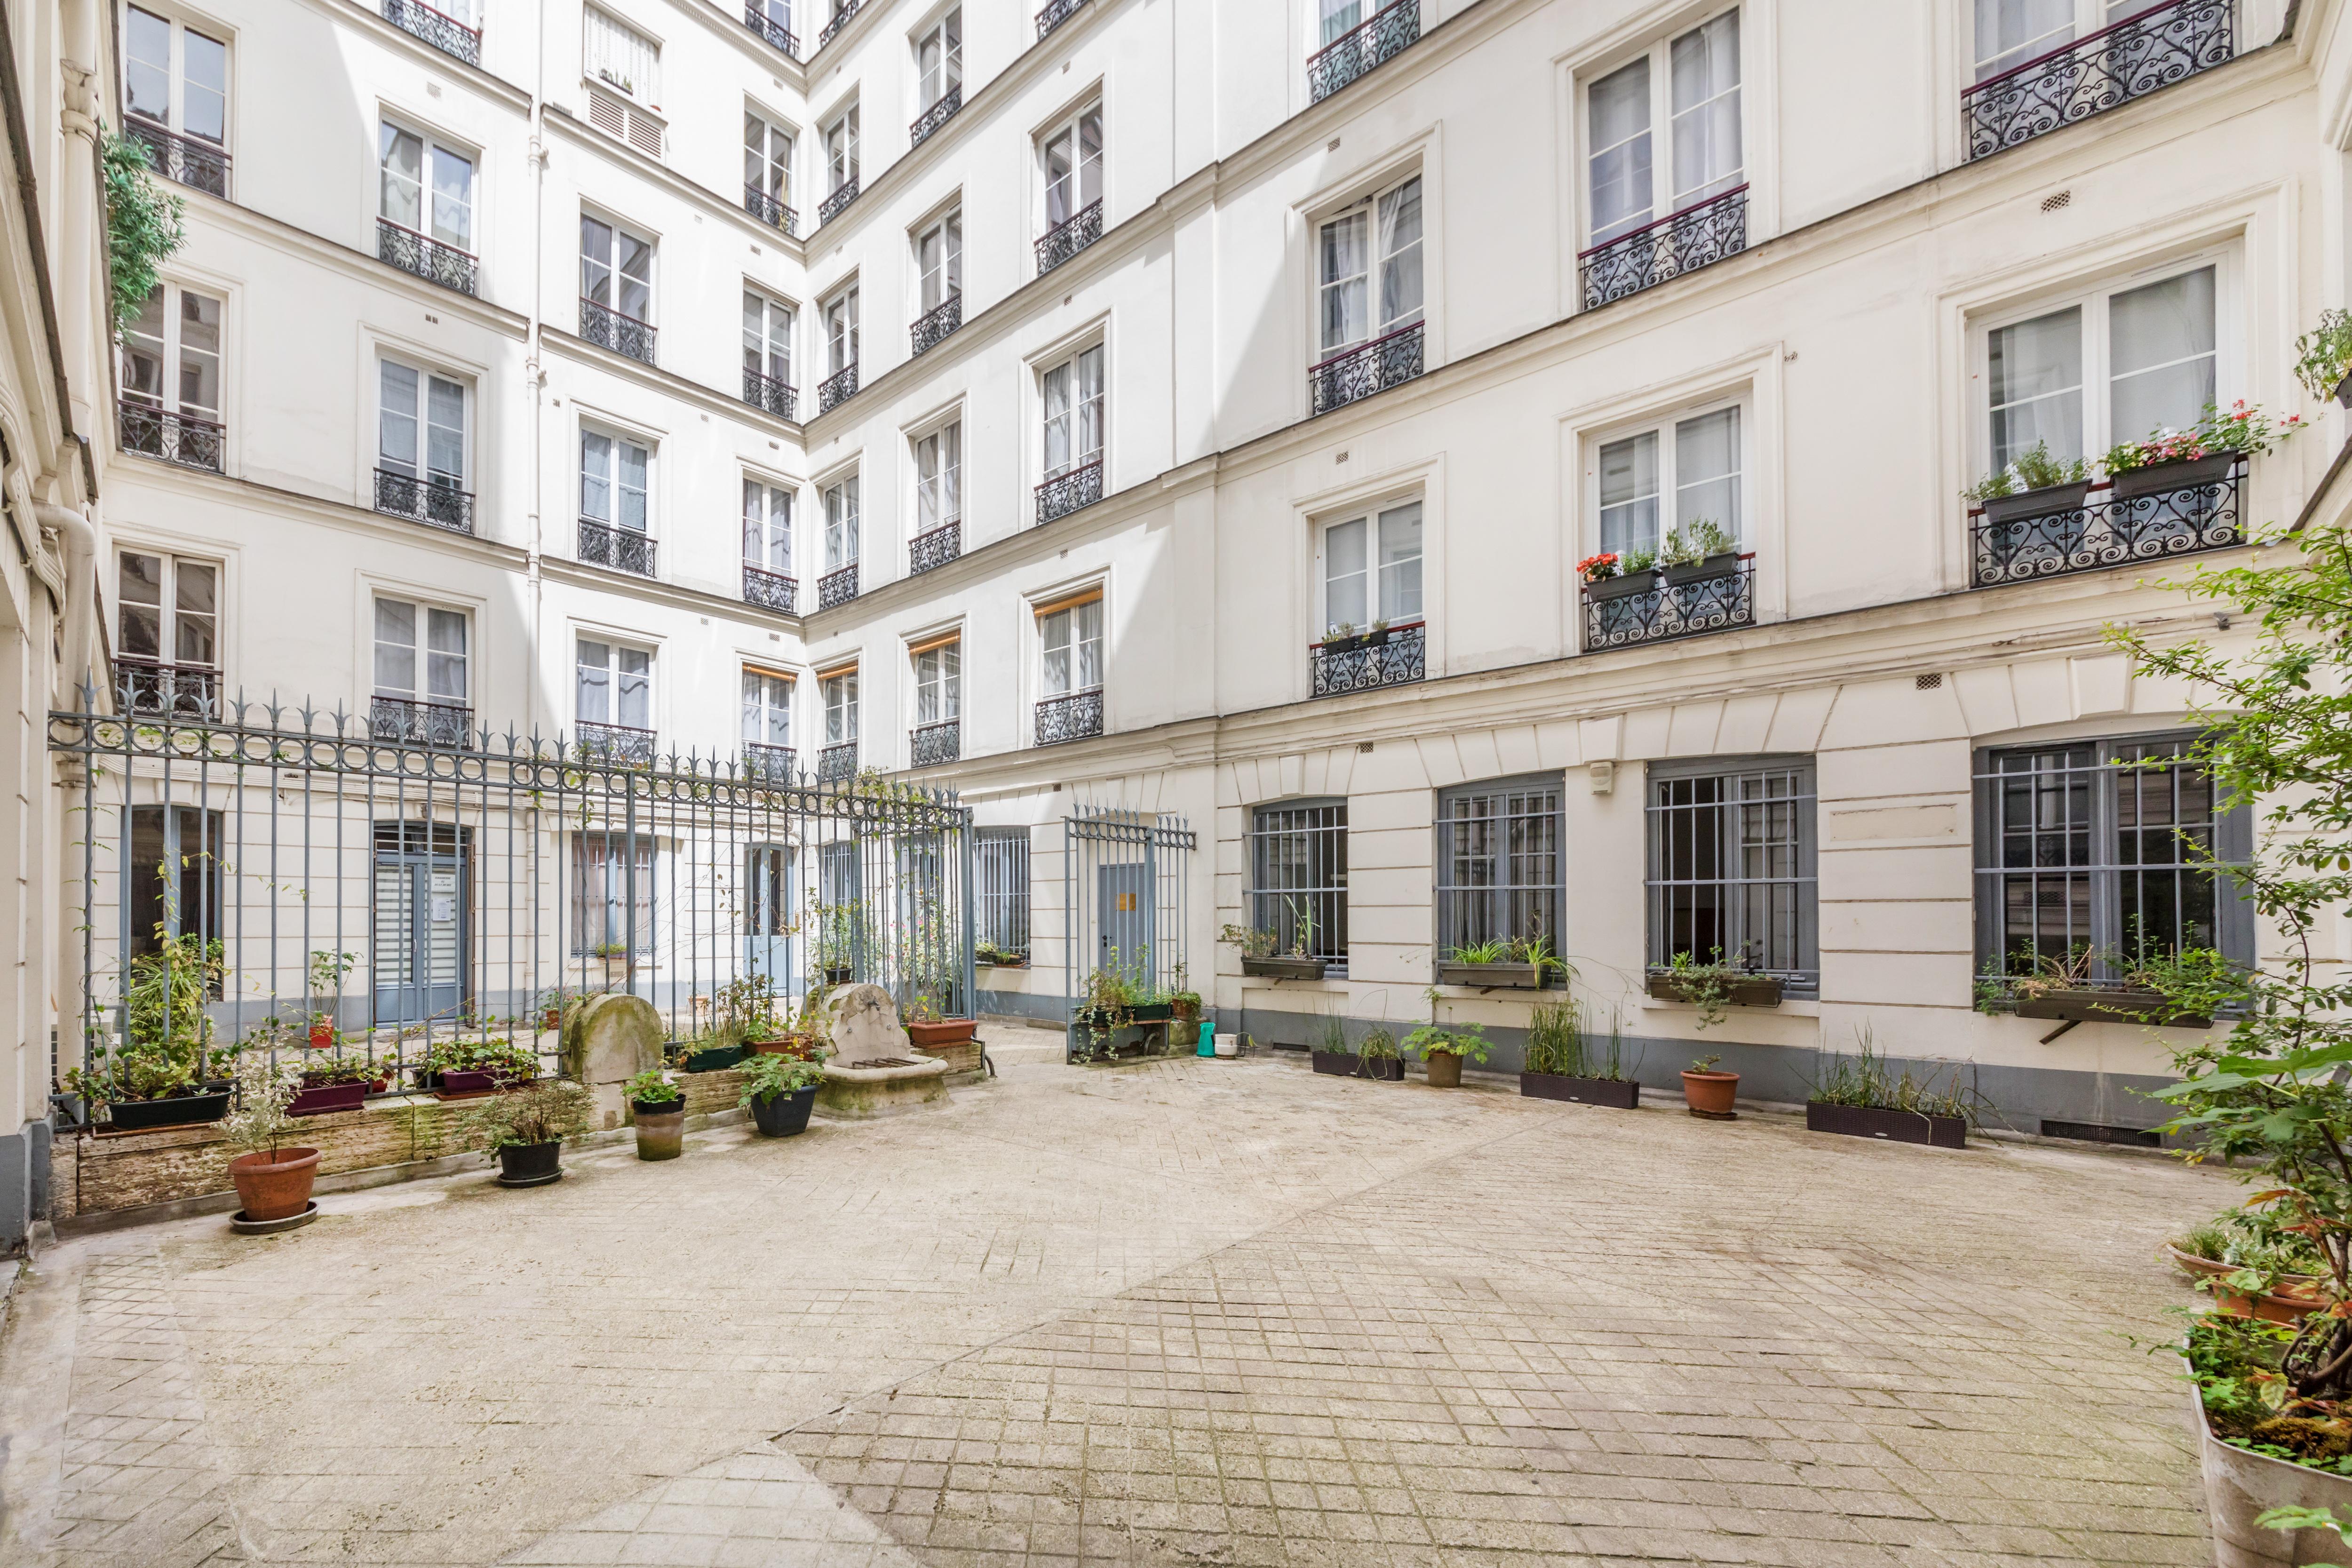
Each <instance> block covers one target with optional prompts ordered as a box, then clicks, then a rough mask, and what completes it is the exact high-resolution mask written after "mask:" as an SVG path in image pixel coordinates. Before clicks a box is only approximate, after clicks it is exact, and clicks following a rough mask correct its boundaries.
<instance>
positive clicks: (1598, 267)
mask: <svg viewBox="0 0 2352 1568" xmlns="http://www.w3.org/2000/svg"><path fill="white" fill-rule="evenodd" d="M1747 248H1748V187H1747V186H1746V185H1734V186H1733V187H1732V188H1731V189H1729V190H1727V191H1726V192H1724V193H1723V194H1722V195H1716V196H1709V197H1707V198H1706V200H1705V201H1702V202H1693V203H1692V204H1691V205H1688V206H1686V207H1685V208H1683V209H1682V211H1680V212H1676V213H1669V214H1667V215H1666V216H1664V217H1662V218H1660V219H1659V220H1658V221H1657V222H1655V223H1652V224H1644V225H1643V226H1641V227H1640V228H1637V229H1635V230H1634V231H1633V233H1631V234H1621V235H1619V236H1618V237H1616V238H1614V239H1612V240H1605V241H1603V242H1602V243H1601V244H1599V245H1596V246H1594V247H1592V248H1591V249H1590V250H1586V251H1583V252H1580V254H1579V255H1578V257H1577V258H1576V265H1577V270H1578V271H1579V272H1580V274H1581V275H1582V278H1583V296H1584V304H1583V307H1582V308H1583V309H1585V310H1591V309H1592V308H1593V307H1594V306H1595V305H1606V304H1607V303H1609V301H1610V300H1622V299H1623V298H1624V297H1625V296H1626V295H1628V294H1638V293H1640V292H1641V291H1642V290H1643V289H1647V288H1649V287H1650V286H1651V285H1652V284H1654V283H1664V281H1666V279H1669V278H1679V277H1681V276H1682V275H1683V274H1684V273H1685V272H1693V271H1696V270H1697V269H1698V268H1702V267H1705V266H1706V264H1707V263H1709V262H1711V261H1720V260H1722V259H1723V258H1725V257H1727V256H1736V255H1738V253H1739V252H1741V251H1743V250H1745V249H1747Z"/></svg>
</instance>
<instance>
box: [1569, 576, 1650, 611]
mask: <svg viewBox="0 0 2352 1568" xmlns="http://www.w3.org/2000/svg"><path fill="white" fill-rule="evenodd" d="M1657 585H1658V574H1657V573H1656V572H1654V571H1650V572H1626V573H1622V574H1619V575H1617V576H1614V577H1600V578H1588V579H1586V581H1585V584H1584V598H1585V602H1586V603H1588V604H1600V603H1605V602H1606V601H1608V600H1611V599H1623V598H1627V597H1630V596H1631V595H1635V594H1647V593H1650V592H1653V591H1654V590H1655V589H1656V587H1657Z"/></svg>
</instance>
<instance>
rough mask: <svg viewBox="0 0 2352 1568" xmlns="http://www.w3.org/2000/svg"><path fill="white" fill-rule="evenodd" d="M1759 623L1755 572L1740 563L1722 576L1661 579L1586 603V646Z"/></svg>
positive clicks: (1595, 648) (1592, 647)
mask: <svg viewBox="0 0 2352 1568" xmlns="http://www.w3.org/2000/svg"><path fill="white" fill-rule="evenodd" d="M1755 624H1756V568H1755V567H1754V566H1753V565H1752V564H1749V563H1748V558H1746V557H1743V558H1742V560H1741V563H1740V565H1739V566H1738V568H1736V569H1735V570H1733V571H1730V572H1727V573H1725V574H1721V575H1719V576H1714V577H1700V578H1696V579H1694V580H1692V581H1689V582H1683V583H1669V582H1667V581H1666V580H1665V578H1664V575H1663V574H1660V575H1657V576H1656V577H1654V580H1653V582H1652V584H1651V586H1650V587H1648V588H1646V589H1637V590H1634V591H1632V592H1628V593H1622V594H1619V595H1614V596H1612V597H1609V598H1599V599H1596V598H1593V597H1592V596H1591V595H1590V594H1588V595H1586V597H1585V600H1584V647H1585V651H1586V652H1588V653H1598V652H1600V651H1601V649H1603V648H1612V647H1633V645H1635V644H1637V643H1653V642H1670V641H1672V640H1673V639H1675V637H1696V636H1699V635H1700V634H1701V633H1704V632H1720V631H1728V630H1730V629H1731V628H1732V627H1734V626H1754V625H1755Z"/></svg>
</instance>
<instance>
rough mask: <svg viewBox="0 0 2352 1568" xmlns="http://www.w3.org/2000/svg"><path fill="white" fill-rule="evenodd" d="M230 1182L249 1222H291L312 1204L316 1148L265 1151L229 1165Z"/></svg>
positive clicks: (239, 1156) (316, 1165) (317, 1160)
mask: <svg viewBox="0 0 2352 1568" xmlns="http://www.w3.org/2000/svg"><path fill="white" fill-rule="evenodd" d="M228 1179H229V1180H230V1181H232V1182H235V1183H236V1195H237V1197H238V1198H239V1200H241V1201H242V1202H243V1203H244V1205H245V1217H246V1218H247V1219H291V1218H293V1217H294V1216H295V1215H298V1214H300V1213H301V1212H302V1211H303V1210H304V1209H306V1208H308V1207H309V1206H310V1184H311V1183H313V1182H315V1181H317V1180H318V1179H319V1152H318V1151H317V1150H316V1149H280V1150H278V1152H277V1154H276V1155H275V1156H274V1157H273V1156H272V1155H271V1154H270V1152H269V1151H268V1150H266V1149H264V1150H260V1151H257V1152H254V1153H251V1154H240V1155H238V1156H237V1157H236V1159H234V1160H231V1161H230V1162H229V1163H228Z"/></svg>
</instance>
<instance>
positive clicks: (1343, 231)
mask: <svg viewBox="0 0 2352 1568" xmlns="http://www.w3.org/2000/svg"><path fill="white" fill-rule="evenodd" d="M1370 226H1371V225H1370V218H1369V217H1368V216H1366V215H1365V214H1363V213H1361V212H1352V213H1349V214H1347V215H1345V216H1341V217H1337V218H1334V219H1332V220H1331V221H1330V222H1329V223H1327V224H1325V225H1324V226H1323V244H1322V247H1321V268H1320V270H1321V273H1322V277H1321V279H1320V280H1319V282H1318V291H1319V294H1320V302H1321V307H1322V309H1321V311H1320V314H1321V316H1322V319H1323V352H1324V353H1327V354H1328V353H1337V352H1338V351H1339V350H1340V349H1344V348H1348V347H1349V346H1351V345H1353V344H1356V343H1360V342H1363V341H1364V339H1365V337H1366V336H1367V335H1368V333H1369V330H1370V326H1369V323H1370V310H1369V308H1368V306H1369V300H1368V299H1367V292H1368V289H1369V287H1370V258H1371V250H1370V246H1369V245H1368V244H1367V243H1366V239H1367V236H1368V231H1369V230H1370Z"/></svg>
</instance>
